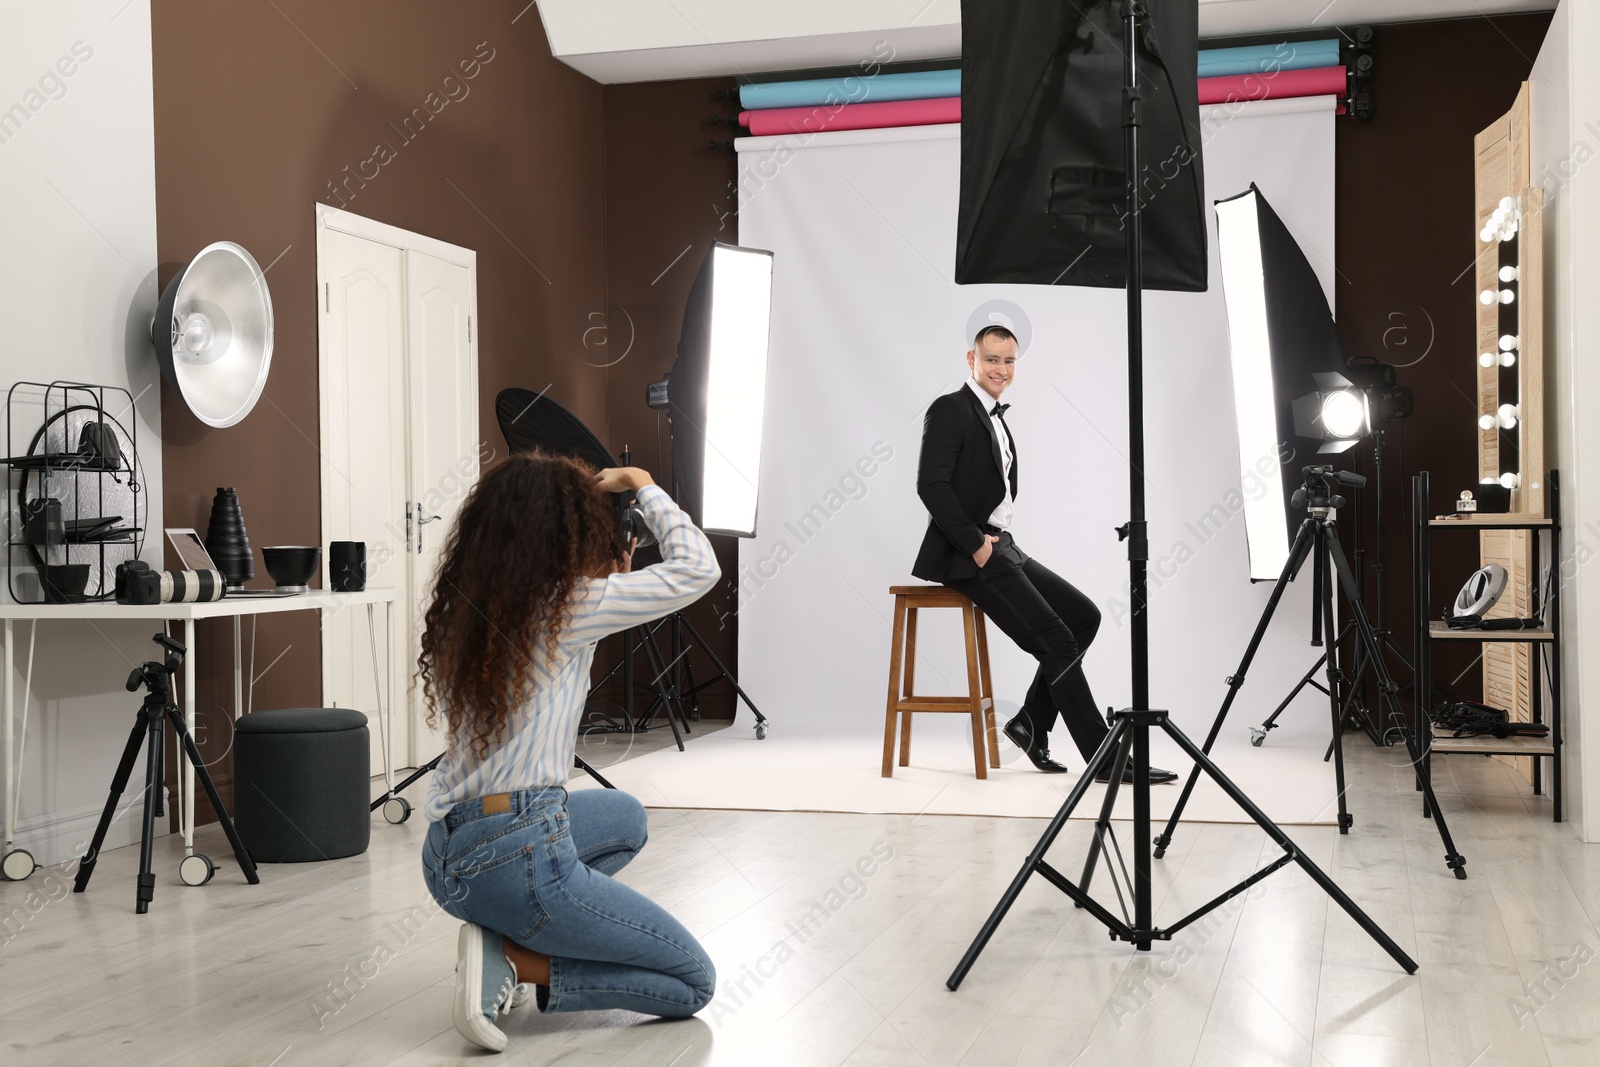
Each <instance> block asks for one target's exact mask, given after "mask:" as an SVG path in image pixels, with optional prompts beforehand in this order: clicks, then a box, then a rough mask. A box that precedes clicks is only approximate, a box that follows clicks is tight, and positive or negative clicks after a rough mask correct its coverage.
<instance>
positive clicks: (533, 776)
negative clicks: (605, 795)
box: [423, 485, 722, 822]
mask: <svg viewBox="0 0 1600 1067" xmlns="http://www.w3.org/2000/svg"><path fill="white" fill-rule="evenodd" d="M639 508H640V510H641V511H643V512H644V517H645V521H646V522H647V523H648V524H649V526H650V529H651V531H652V532H653V533H654V534H655V535H656V541H657V543H658V544H659V545H660V546H661V555H662V561H661V562H660V563H657V564H655V565H654V566H651V567H644V568H642V569H640V570H637V571H633V572H631V573H628V574H613V575H611V576H610V577H608V578H589V579H586V580H584V581H582V582H580V583H579V584H578V586H577V587H576V589H575V590H574V593H573V605H572V618H571V621H570V622H569V624H568V626H567V629H566V631H565V632H563V633H562V635H561V640H560V643H559V645H558V648H557V654H556V660H555V670H554V673H552V672H551V671H550V670H549V669H548V665H547V664H545V663H544V662H543V661H542V659H543V658H542V657H540V661H539V662H538V663H537V665H536V666H535V667H534V678H533V680H534V691H533V695H532V696H531V697H530V698H529V700H528V702H527V703H526V704H524V705H523V706H522V707H521V708H520V709H518V710H517V711H516V712H515V713H514V714H513V716H512V718H511V720H510V723H509V734H510V736H509V737H508V738H507V740H505V741H504V742H502V743H501V744H500V746H499V747H498V748H495V749H492V750H491V751H490V753H489V756H488V758H487V759H485V760H483V761H481V762H480V761H478V760H476V759H475V758H474V757H473V756H472V753H471V752H469V751H463V750H458V749H456V748H452V749H451V750H450V751H448V752H446V753H445V756H444V759H442V760H440V761H439V766H438V768H437V769H436V770H435V771H434V772H433V780H432V783H431V784H430V785H429V787H428V802H427V804H426V806H425V807H424V809H423V811H424V814H425V815H426V817H427V819H428V821H429V822H438V821H439V820H440V819H443V818H444V817H445V814H446V813H447V812H449V810H450V809H451V807H453V806H454V805H456V804H459V803H461V802H462V801H463V800H471V799H473V798H475V797H481V796H487V795H489V794H491V793H505V792H509V791H511V790H513V789H530V788H537V787H540V786H557V785H565V784H566V781H567V779H568V777H569V776H570V775H571V773H572V758H573V755H574V752H575V750H576V745H577V738H578V720H579V719H580V718H581V717H582V715H583V707H584V703H585V701H587V700H588V697H589V673H590V668H591V667H592V666H593V664H594V648H595V642H597V641H599V640H600V639H601V638H602V637H605V636H607V635H609V634H614V633H618V632H620V631H622V630H626V629H628V628H629V627H630V626H638V625H639V624H640V623H645V622H649V621H651V620H652V619H659V618H661V617H662V616H663V615H668V614H670V613H672V612H674V611H677V610H679V609H681V608H685V607H687V606H688V605H690V604H692V603H694V602H695V601H696V600H699V599H700V598H701V597H702V596H704V595H705V594H706V593H707V592H708V591H709V590H710V589H711V587H712V586H713V585H715V584H716V581H717V579H718V578H720V577H721V576H722V571H721V569H720V568H719V567H718V566H717V558H716V556H715V555H713V554H712V551H711V542H710V541H709V540H707V539H706V535H705V534H704V533H702V532H701V531H700V530H699V529H698V528H696V527H695V525H694V523H693V522H691V521H689V516H688V515H687V514H685V513H684V512H683V511H682V510H680V509H679V507H678V506H677V505H676V504H674V503H673V502H672V498H671V497H669V496H668V495H667V494H666V492H665V491H664V490H662V489H661V488H660V487H659V486H654V485H650V486H646V487H645V488H643V489H641V490H640V491H639Z"/></svg>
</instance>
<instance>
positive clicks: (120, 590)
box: [116, 559, 161, 604]
mask: <svg viewBox="0 0 1600 1067" xmlns="http://www.w3.org/2000/svg"><path fill="white" fill-rule="evenodd" d="M116 590H117V603H118V604H159V603H161V572H160V571H158V570H156V569H154V568H153V567H151V566H150V564H148V563H146V562H145V561H144V560H142V559H130V560H128V561H127V562H126V563H119V564H117V585H116Z"/></svg>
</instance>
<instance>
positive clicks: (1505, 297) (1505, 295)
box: [1500, 289, 1517, 304]
mask: <svg viewBox="0 0 1600 1067" xmlns="http://www.w3.org/2000/svg"><path fill="white" fill-rule="evenodd" d="M1516 298H1517V294H1516V293H1514V292H1512V291H1511V290H1510V289H1502V290H1500V303H1502V304H1509V303H1511V302H1512V301H1513V300H1515V299H1516Z"/></svg>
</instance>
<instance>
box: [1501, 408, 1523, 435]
mask: <svg viewBox="0 0 1600 1067" xmlns="http://www.w3.org/2000/svg"><path fill="white" fill-rule="evenodd" d="M1497 414H1498V416H1499V422H1500V428H1501V429H1502V430H1514V429H1516V427H1517V415H1518V414H1519V412H1518V410H1517V405H1515V404H1501V405H1500V410H1499V412H1498V413H1497Z"/></svg>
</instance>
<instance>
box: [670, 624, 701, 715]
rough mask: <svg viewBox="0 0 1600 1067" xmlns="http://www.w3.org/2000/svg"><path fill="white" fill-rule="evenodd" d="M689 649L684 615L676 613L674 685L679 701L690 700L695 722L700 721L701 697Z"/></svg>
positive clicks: (690, 711) (673, 656)
mask: <svg viewBox="0 0 1600 1067" xmlns="http://www.w3.org/2000/svg"><path fill="white" fill-rule="evenodd" d="M687 651H688V650H687V649H685V648H684V645H683V616H682V615H681V614H676V613H674V614H673V616H672V662H673V663H674V664H676V665H677V666H674V667H673V669H672V686H673V688H674V689H675V690H677V692H678V694H679V696H678V701H679V703H682V702H683V700H684V699H685V698H687V699H688V701H689V718H691V719H693V720H694V721H695V722H699V721H700V698H699V697H698V696H696V695H695V687H694V668H693V667H692V666H691V665H690V663H689V656H688V654H687ZM680 670H681V671H682V675H681V678H682V681H681V682H680V681H679V678H680V675H679V671H680Z"/></svg>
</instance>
